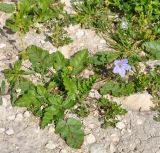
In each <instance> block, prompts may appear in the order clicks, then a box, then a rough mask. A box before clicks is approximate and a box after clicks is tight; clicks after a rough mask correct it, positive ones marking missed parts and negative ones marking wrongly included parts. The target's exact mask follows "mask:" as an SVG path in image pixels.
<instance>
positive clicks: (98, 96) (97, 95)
mask: <svg viewBox="0 0 160 153" xmlns="http://www.w3.org/2000/svg"><path fill="white" fill-rule="evenodd" d="M89 97H91V98H96V99H99V98H101V95H100V94H99V92H98V91H97V90H95V89H92V90H91V91H90V93H89Z"/></svg>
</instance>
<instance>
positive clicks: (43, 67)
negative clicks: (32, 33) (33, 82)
mask: <svg viewBox="0 0 160 153" xmlns="http://www.w3.org/2000/svg"><path fill="white" fill-rule="evenodd" d="M27 51H28V53H29V60H30V61H31V63H32V67H33V68H34V70H35V71H36V72H38V73H41V74H45V73H46V72H47V70H48V68H49V67H51V66H52V63H53V61H52V58H51V56H49V53H48V51H46V50H43V49H42V48H40V47H37V46H33V45H32V46H30V47H28V49H27Z"/></svg>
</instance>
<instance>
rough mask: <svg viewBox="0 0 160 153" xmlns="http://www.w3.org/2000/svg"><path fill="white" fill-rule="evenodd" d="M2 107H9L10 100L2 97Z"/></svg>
mask: <svg viewBox="0 0 160 153" xmlns="http://www.w3.org/2000/svg"><path fill="white" fill-rule="evenodd" d="M2 106H4V107H7V106H8V99H7V98H6V97H4V96H3V97H2Z"/></svg>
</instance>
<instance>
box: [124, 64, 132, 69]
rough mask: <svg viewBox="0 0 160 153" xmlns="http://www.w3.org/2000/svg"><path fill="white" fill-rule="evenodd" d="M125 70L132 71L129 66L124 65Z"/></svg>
mask: <svg viewBox="0 0 160 153" xmlns="http://www.w3.org/2000/svg"><path fill="white" fill-rule="evenodd" d="M123 68H124V69H125V70H130V69H131V66H130V65H129V64H124V65H123Z"/></svg>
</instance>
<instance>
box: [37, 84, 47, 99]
mask: <svg viewBox="0 0 160 153" xmlns="http://www.w3.org/2000/svg"><path fill="white" fill-rule="evenodd" d="M37 93H38V94H39V95H41V96H44V95H46V93H47V90H46V88H45V87H44V86H41V85H38V86H37Z"/></svg>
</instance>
